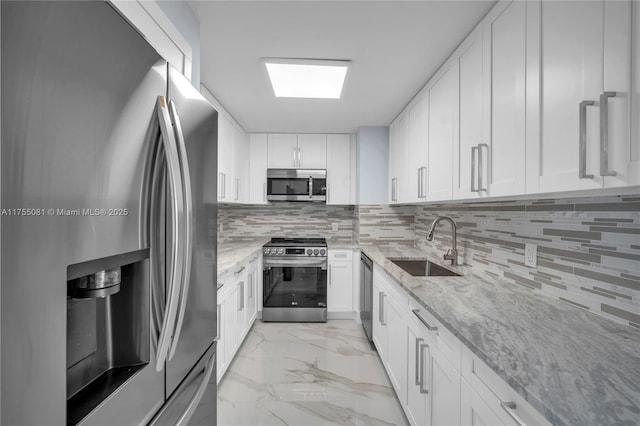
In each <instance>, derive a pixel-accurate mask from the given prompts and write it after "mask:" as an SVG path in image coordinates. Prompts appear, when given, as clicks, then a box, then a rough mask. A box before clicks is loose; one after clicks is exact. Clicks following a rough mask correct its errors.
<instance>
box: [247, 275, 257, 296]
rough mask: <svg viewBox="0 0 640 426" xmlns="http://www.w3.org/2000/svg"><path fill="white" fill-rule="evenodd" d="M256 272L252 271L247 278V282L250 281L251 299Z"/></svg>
mask: <svg viewBox="0 0 640 426" xmlns="http://www.w3.org/2000/svg"><path fill="white" fill-rule="evenodd" d="M254 275H255V274H254V273H253V272H252V273H250V274H249V277H248V279H247V282H248V283H249V299H253V281H254V278H253V277H254Z"/></svg>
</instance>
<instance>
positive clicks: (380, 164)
mask: <svg viewBox="0 0 640 426" xmlns="http://www.w3.org/2000/svg"><path fill="white" fill-rule="evenodd" d="M356 140H357V148H356V149H357V160H356V162H357V163H356V170H357V171H356V174H357V179H356V204H388V203H389V200H388V199H387V198H388V197H387V180H388V175H389V167H388V158H387V157H388V156H389V128H388V127H382V126H375V127H374V126H365V127H360V128H358V132H357V134H356Z"/></svg>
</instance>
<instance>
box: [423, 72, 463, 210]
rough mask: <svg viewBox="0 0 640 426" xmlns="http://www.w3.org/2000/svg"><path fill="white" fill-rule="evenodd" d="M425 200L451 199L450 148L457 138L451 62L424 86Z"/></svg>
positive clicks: (455, 74)
mask: <svg viewBox="0 0 640 426" xmlns="http://www.w3.org/2000/svg"><path fill="white" fill-rule="evenodd" d="M427 93H428V99H429V123H428V126H429V148H428V153H427V157H428V158H427V172H426V173H427V175H426V199H427V201H439V200H450V199H452V198H453V146H454V145H455V144H456V142H457V139H458V130H457V126H458V64H457V63H456V62H455V61H453V60H450V61H448V62H447V63H445V64H444V65H443V66H442V68H440V70H439V71H438V72H437V73H436V75H435V76H434V77H433V78H432V79H431V81H430V82H429V83H427Z"/></svg>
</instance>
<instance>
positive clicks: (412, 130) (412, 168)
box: [406, 90, 429, 202]
mask: <svg viewBox="0 0 640 426" xmlns="http://www.w3.org/2000/svg"><path fill="white" fill-rule="evenodd" d="M425 93H426V92H425V91H424V90H423V91H421V92H420V93H418V95H417V96H416V98H415V99H414V100H413V101H412V102H411V105H410V106H409V137H408V149H407V153H408V164H409V167H408V176H407V196H406V200H407V201H409V202H418V201H424V200H425V199H426V197H427V185H426V183H427V150H428V146H429V99H428V97H427V96H426V95H425Z"/></svg>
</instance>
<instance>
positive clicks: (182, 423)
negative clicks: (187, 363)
mask: <svg viewBox="0 0 640 426" xmlns="http://www.w3.org/2000/svg"><path fill="white" fill-rule="evenodd" d="M215 365H216V353H215V352H214V353H213V355H211V358H209V363H208V364H207V367H206V368H205V370H204V377H203V378H202V382H200V386H198V390H197V391H196V393H195V395H193V399H192V400H191V401H190V402H189V405H188V406H187V409H186V410H185V411H184V413H182V415H181V416H180V419H178V421H177V422H176V426H187V424H188V423H189V420H191V417H192V416H193V413H195V411H196V408H198V405H199V404H200V401H201V400H202V397H203V396H204V393H205V391H206V390H207V385H208V384H209V380H211V374H212V373H213V370H214V369H215Z"/></svg>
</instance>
